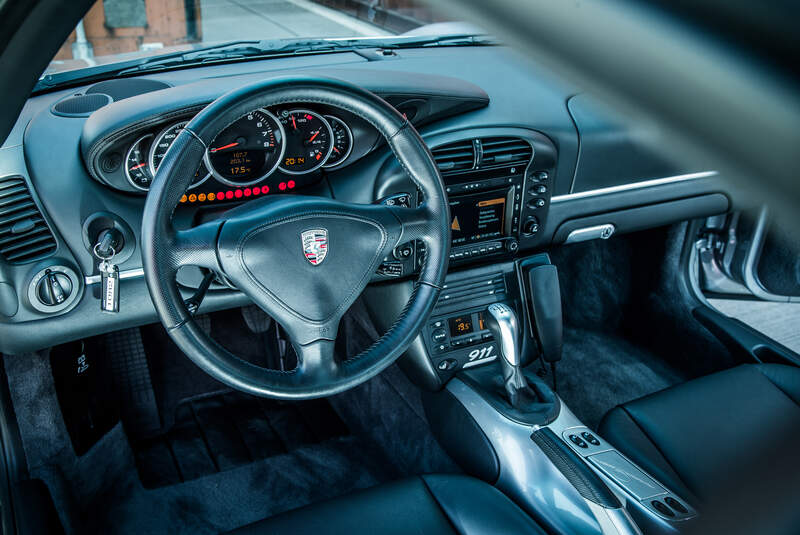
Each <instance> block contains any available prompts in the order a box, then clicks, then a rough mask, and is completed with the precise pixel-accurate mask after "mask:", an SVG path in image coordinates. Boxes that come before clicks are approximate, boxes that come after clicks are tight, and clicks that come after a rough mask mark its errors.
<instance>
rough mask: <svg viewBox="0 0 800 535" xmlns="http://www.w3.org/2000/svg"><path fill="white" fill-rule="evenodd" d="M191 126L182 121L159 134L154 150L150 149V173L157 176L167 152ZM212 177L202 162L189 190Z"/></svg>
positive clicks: (187, 122)
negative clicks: (185, 128)
mask: <svg viewBox="0 0 800 535" xmlns="http://www.w3.org/2000/svg"><path fill="white" fill-rule="evenodd" d="M187 124H189V121H181V122H179V123H175V124H171V125H169V126H168V127H166V128H165V129H164V130H162V131H161V132H159V134H158V135H157V136H156V140H155V142H154V143H153V146H152V148H151V149H150V160H149V164H150V173H151V174H152V175H153V176H155V175H156V172H157V171H158V166H159V165H161V161H162V160H163V159H164V156H166V154H167V151H168V150H169V148H170V147H171V146H172V143H173V142H174V141H175V138H176V137H178V134H180V132H181V130H183V128H184V127H185V126H186V125H187ZM209 176H211V173H209V172H208V169H207V168H206V166H205V164H204V163H203V162H200V164H199V165H198V166H197V171H195V173H194V178H193V179H192V184H191V185H190V186H189V189H191V188H193V187H195V186H197V185H199V184H201V183H202V182H205V180H206V179H207V178H208V177H209Z"/></svg>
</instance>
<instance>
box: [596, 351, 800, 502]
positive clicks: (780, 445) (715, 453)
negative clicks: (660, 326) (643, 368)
mask: <svg viewBox="0 0 800 535" xmlns="http://www.w3.org/2000/svg"><path fill="white" fill-rule="evenodd" d="M798 430H800V368H795V367H791V366H784V365H780V364H748V365H743V366H739V367H736V368H732V369H730V370H726V371H723V372H719V373H715V374H712V375H708V376H706V377H701V378H699V379H695V380H692V381H689V382H686V383H683V384H681V385H677V386H674V387H672V388H668V389H666V390H662V391H661V392H657V393H655V394H652V395H649V396H646V397H643V398H640V399H637V400H635V401H631V402H629V403H625V404H624V405H621V406H618V407H616V408H614V409H612V410H611V411H609V412H608V413H607V414H606V415H605V417H604V418H603V421H602V422H601V423H600V428H599V429H598V431H599V433H600V434H601V435H602V436H603V437H605V439H606V440H608V441H609V442H610V443H611V444H613V445H614V446H615V447H616V448H617V449H619V450H620V451H621V452H623V453H624V454H625V455H627V456H628V457H629V458H630V459H631V460H633V461H634V462H636V463H638V464H639V465H640V466H641V467H642V468H644V469H645V470H647V471H649V472H650V473H651V474H652V475H653V476H655V477H656V478H657V479H659V480H661V482H662V483H664V484H665V485H667V486H668V487H671V489H672V490H673V491H675V492H677V493H679V494H682V495H683V496H684V497H685V498H686V499H688V500H690V501H693V502H694V503H698V502H700V503H708V502H709V501H710V500H711V499H712V498H713V497H714V496H715V492H717V493H718V492H719V491H720V490H721V489H726V485H728V483H730V482H733V483H734V484H735V485H741V486H742V487H746V486H747V481H748V480H746V478H747V477H749V476H751V475H752V474H757V473H758V470H759V469H760V468H761V467H764V466H763V465H764V464H765V463H772V464H774V463H777V462H781V463H783V466H781V467H780V470H782V475H786V476H788V475H789V474H791V473H795V474H797V473H798V472H799V471H800V456H798V455H797V452H798V451H800V444H798V442H797V441H795V440H794V437H797V436H798ZM766 451H769V454H768V455H767V454H766ZM759 463H761V465H762V466H758V465H759ZM770 468H772V467H767V469H770ZM737 477H739V480H738V481H737ZM749 481H752V480H749ZM727 488H730V485H728V486H727ZM698 499H699V500H698Z"/></svg>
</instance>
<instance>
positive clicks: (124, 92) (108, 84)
mask: <svg viewBox="0 0 800 535" xmlns="http://www.w3.org/2000/svg"><path fill="white" fill-rule="evenodd" d="M168 87H169V84H167V83H164V82H161V81H159V80H150V79H149V78H120V79H117V80H104V81H102V82H97V83H96V84H94V85H93V86H91V87H90V88H89V89H87V90H86V94H87V95H91V94H98V93H102V94H105V95H108V96H110V97H111V98H113V99H114V100H115V101H116V100H123V99H126V98H129V97H135V96H136V95H141V94H143V93H149V92H150V91H158V90H159V89H166V88H168Z"/></svg>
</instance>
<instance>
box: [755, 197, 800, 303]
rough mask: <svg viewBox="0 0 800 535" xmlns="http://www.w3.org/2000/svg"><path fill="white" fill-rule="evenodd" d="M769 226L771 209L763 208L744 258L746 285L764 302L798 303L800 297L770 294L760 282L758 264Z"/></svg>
mask: <svg viewBox="0 0 800 535" xmlns="http://www.w3.org/2000/svg"><path fill="white" fill-rule="evenodd" d="M768 225H769V209H768V208H767V207H766V206H763V207H762V208H761V211H760V212H759V214H758V221H757V222H756V228H755V230H754V231H753V241H752V242H750V248H749V249H748V250H747V255H746V256H745V258H744V269H743V270H742V271H743V276H744V285H745V286H746V287H747V289H748V290H750V292H751V293H752V294H753V295H754V296H756V297H758V298H759V299H763V300H764V301H777V302H782V303H797V302H800V296H790V295H778V294H774V293H772V292H770V291H769V290H767V289H766V288H764V286H763V285H762V284H761V281H759V280H758V273H757V272H756V268H757V266H758V262H759V261H760V260H761V252H762V251H763V249H764V242H765V241H766V239H767V228H768Z"/></svg>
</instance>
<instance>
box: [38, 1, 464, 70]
mask: <svg viewBox="0 0 800 535" xmlns="http://www.w3.org/2000/svg"><path fill="white" fill-rule="evenodd" d="M443 21H444V18H443V16H442V15H441V14H440V13H438V12H437V11H436V9H435V7H433V6H432V5H428V4H427V3H425V2H422V1H419V0H97V1H96V2H95V4H94V5H93V6H92V8H91V9H90V10H89V12H88V13H87V14H86V16H85V17H84V18H83V20H82V21H81V22H80V23H79V24H78V26H77V27H76V28H75V30H74V31H73V32H72V33H71V34H70V36H69V38H68V39H67V41H66V42H65V43H64V44H63V45H62V47H61V48H60V50H59V51H58V54H57V55H56V56H55V58H54V59H53V61H52V62H51V63H50V65H49V66H48V68H47V70H46V71H45V73H44V74H45V75H49V74H55V73H60V72H65V71H73V70H77V69H87V68H90V67H96V66H98V65H107V64H113V63H119V62H122V61H127V60H133V59H139V58H145V57H153V56H159V55H163V54H168V53H175V52H180V51H187V52H190V51H193V50H197V49H200V48H204V47H207V46H210V45H214V44H219V43H226V42H230V41H243V40H257V41H271V40H285V39H302V38H372V39H374V38H380V37H390V36H394V35H398V34H405V33H406V32H411V35H414V34H417V33H419V31H420V30H419V29H420V27H422V26H425V25H430V24H432V23H441V22H443ZM426 28H430V30H431V31H439V32H441V33H454V32H453V31H448V30H452V29H454V28H449V27H448V25H447V24H434V25H433V26H426ZM456 31H458V30H456Z"/></svg>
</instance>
